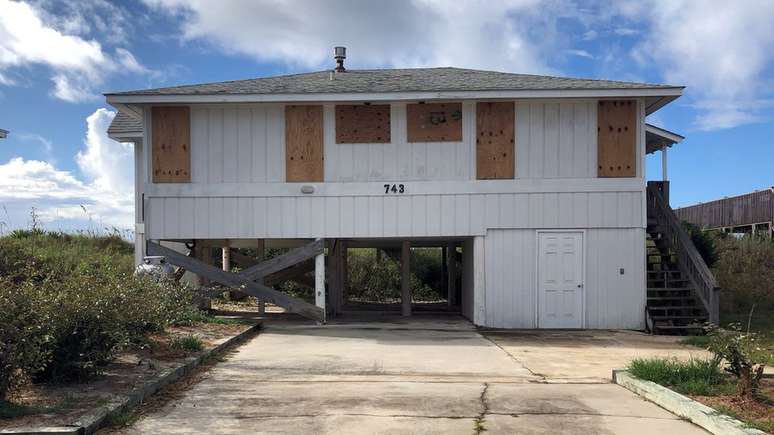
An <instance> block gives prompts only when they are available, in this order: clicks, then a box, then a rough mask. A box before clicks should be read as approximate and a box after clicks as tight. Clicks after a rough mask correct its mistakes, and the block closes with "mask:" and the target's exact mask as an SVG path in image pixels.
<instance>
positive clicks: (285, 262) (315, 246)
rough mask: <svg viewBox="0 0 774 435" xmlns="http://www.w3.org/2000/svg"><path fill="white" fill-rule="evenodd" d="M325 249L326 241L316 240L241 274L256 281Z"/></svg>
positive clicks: (312, 256)
mask: <svg viewBox="0 0 774 435" xmlns="http://www.w3.org/2000/svg"><path fill="white" fill-rule="evenodd" d="M324 251H325V241H323V240H315V241H314V242H312V243H309V244H307V245H304V246H301V247H300V248H296V249H294V250H292V251H290V252H287V253H285V254H282V255H280V256H277V257H274V258H272V259H271V260H266V261H264V262H263V263H260V264H256V265H255V266H251V267H248V268H247V269H245V270H243V271H241V272H240V273H239V275H240V276H242V277H244V278H247V279H249V280H251V281H254V280H257V279H259V278H261V277H264V276H266V275H269V274H271V273H274V272H279V271H280V270H282V269H286V268H288V267H290V266H293V265H295V264H298V263H300V262H302V261H304V260H308V259H310V258H314V257H316V256H317V255H320V254H322V253H323V252H324Z"/></svg>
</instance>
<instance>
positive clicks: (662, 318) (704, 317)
mask: <svg viewBox="0 0 774 435" xmlns="http://www.w3.org/2000/svg"><path fill="white" fill-rule="evenodd" d="M650 318H651V319H653V320H654V321H659V320H691V319H693V320H698V321H705V320H707V318H708V317H707V316H706V315H704V316H650Z"/></svg>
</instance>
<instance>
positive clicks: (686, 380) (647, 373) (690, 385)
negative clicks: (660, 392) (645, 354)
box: [629, 358, 736, 396]
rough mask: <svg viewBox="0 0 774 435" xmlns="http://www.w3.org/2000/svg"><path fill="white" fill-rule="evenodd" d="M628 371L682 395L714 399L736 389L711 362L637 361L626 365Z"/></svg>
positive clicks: (702, 360)
mask: <svg viewBox="0 0 774 435" xmlns="http://www.w3.org/2000/svg"><path fill="white" fill-rule="evenodd" d="M629 372H630V373H631V374H632V375H633V376H636V377H638V378H640V379H644V380H647V381H651V382H655V383H657V384H660V385H664V386H667V387H669V388H671V389H673V390H675V391H677V392H678V393H681V394H693V395H699V396H714V395H719V394H729V393H732V392H733V391H734V390H735V388H736V386H735V385H734V383H733V382H730V381H729V380H728V378H727V377H725V376H724V375H723V374H722V373H721V371H720V369H719V368H718V366H717V364H715V362H713V361H712V360H704V359H691V360H689V361H680V360H678V359H674V358H637V359H635V360H633V361H632V362H631V363H630V364H629Z"/></svg>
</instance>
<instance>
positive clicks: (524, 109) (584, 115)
mask: <svg viewBox="0 0 774 435" xmlns="http://www.w3.org/2000/svg"><path fill="white" fill-rule="evenodd" d="M596 124H597V104H596V101H561V102H540V101H538V102H527V101H519V102H517V103H516V177H517V178H594V177H596V176H597V167H596V162H597V128H596Z"/></svg>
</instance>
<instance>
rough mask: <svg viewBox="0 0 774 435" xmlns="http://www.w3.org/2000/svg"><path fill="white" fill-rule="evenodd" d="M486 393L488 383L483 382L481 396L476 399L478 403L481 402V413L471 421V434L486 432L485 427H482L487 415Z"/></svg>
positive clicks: (477, 434)
mask: <svg viewBox="0 0 774 435" xmlns="http://www.w3.org/2000/svg"><path fill="white" fill-rule="evenodd" d="M488 392H489V383H488V382H484V388H483V389H482V390H481V395H480V396H479V397H478V400H479V402H481V412H480V413H479V414H478V416H476V419H475V420H474V421H473V433H474V434H475V435H480V434H481V433H483V432H486V426H485V425H484V422H485V420H486V415H487V414H488V413H489V401H488V400H487V397H486V393H488Z"/></svg>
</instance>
